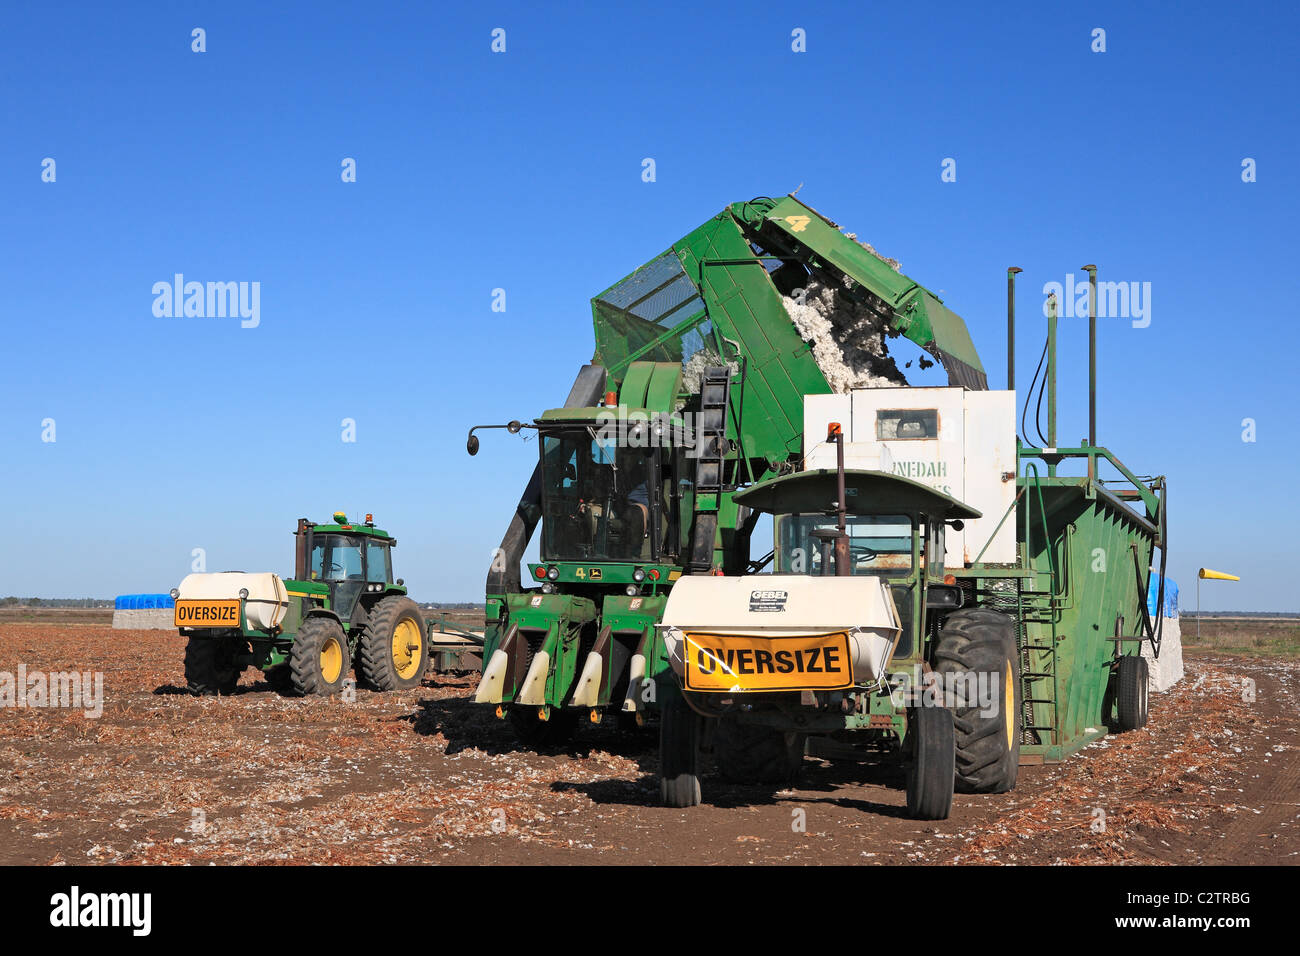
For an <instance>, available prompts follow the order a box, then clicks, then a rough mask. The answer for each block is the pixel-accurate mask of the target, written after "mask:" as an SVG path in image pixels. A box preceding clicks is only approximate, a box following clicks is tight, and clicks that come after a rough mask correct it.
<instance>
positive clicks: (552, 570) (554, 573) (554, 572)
mask: <svg viewBox="0 0 1300 956" xmlns="http://www.w3.org/2000/svg"><path fill="white" fill-rule="evenodd" d="M546 577H547V579H548V580H550V581H558V580H560V569H559V568H557V567H555V566H554V565H552V566H551V567H549V568H547V569H546Z"/></svg>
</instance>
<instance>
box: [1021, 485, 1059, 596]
mask: <svg viewBox="0 0 1300 956" xmlns="http://www.w3.org/2000/svg"><path fill="white" fill-rule="evenodd" d="M1031 471H1032V472H1033V476H1034V484H1033V488H1034V493H1035V494H1037V495H1038V516H1039V518H1040V519H1041V520H1042V522H1043V547H1045V548H1046V549H1047V565H1048V567H1049V568H1050V569H1051V574H1052V583H1051V595H1052V599H1053V600H1055V599H1056V598H1058V597H1060V594H1061V592H1060V591H1058V590H1057V588H1056V586H1057V583H1058V579H1057V573H1056V552H1055V551H1054V550H1053V548H1052V534H1051V532H1050V531H1049V530H1048V528H1047V505H1045V504H1044V503H1043V485H1042V481H1041V480H1040V478H1039V474H1038V466H1037V465H1035V464H1034V463H1033V462H1025V480H1026V481H1028V480H1029V474H1030V472H1031ZM1030 504H1031V502H1030V500H1029V499H1028V498H1026V499H1025V544H1026V545H1028V544H1029V512H1030V510H1031V508H1030ZM1026 557H1028V555H1026Z"/></svg>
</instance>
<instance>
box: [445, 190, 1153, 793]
mask: <svg viewBox="0 0 1300 956" xmlns="http://www.w3.org/2000/svg"><path fill="white" fill-rule="evenodd" d="M1092 275H1093V279H1094V281H1095V270H1092ZM1008 284H1009V298H1008V318H1009V325H1011V323H1012V322H1013V317H1014V308H1013V305H1014V297H1013V295H1012V293H1013V290H1014V272H1013V273H1012V274H1010V275H1009V282H1008ZM807 289H816V290H818V292H817V295H818V296H819V300H818V301H820V302H821V303H822V306H823V307H824V308H825V309H826V310H827V312H825V313H819V314H818V316H816V317H814V318H818V317H823V318H824V317H826V315H827V314H829V318H828V319H827V321H829V322H831V323H832V325H833V324H834V322H835V320H836V318H837V316H839V315H840V311H839V310H841V309H843V310H847V312H848V313H851V317H852V319H853V321H854V322H855V323H857V324H859V325H861V324H862V323H863V322H868V323H869V322H871V321H873V320H874V321H879V322H880V323H881V329H882V330H883V331H884V332H887V333H888V334H890V335H891V336H895V337H901V338H899V340H901V339H906V340H909V341H910V342H912V343H915V344H916V345H918V346H920V347H921V348H923V349H924V350H925V351H926V352H928V353H929V354H930V355H931V356H933V357H935V358H936V359H938V361H939V362H940V363H941V364H942V366H943V368H944V370H945V371H946V372H947V376H948V384H947V386H946V387H941V388H911V387H884V388H881V387H870V388H848V389H845V388H844V387H843V385H844V381H843V374H844V370H845V369H849V370H852V368H853V367H852V365H851V363H848V362H847V361H846V362H845V363H843V364H840V365H837V364H836V363H835V362H834V361H833V359H831V360H828V359H827V358H826V349H827V347H828V340H827V339H825V338H823V339H821V340H817V336H818V334H819V333H818V331H817V324H816V322H815V321H810V320H809V318H808V316H807V315H806V314H803V313H800V312H799V309H800V308H801V305H800V303H802V302H803V301H804V300H805V299H806V296H804V295H803V292H802V291H801V290H807ZM592 309H593V315H594V317H595V332H596V355H595V358H594V360H593V362H592V364H590V365H587V366H584V368H583V369H582V371H581V373H580V374H579V376H578V378H577V380H576V381H575V384H574V387H573V389H572V391H571V393H570V395H569V398H568V400H567V401H566V403H565V405H564V407H562V408H558V409H553V410H551V411H548V412H546V413H544V414H543V415H541V416H540V417H538V418H536V419H534V420H532V421H530V422H527V423H522V422H518V421H516V422H511V423H510V424H509V425H504V426H486V427H504V428H507V429H508V430H510V431H511V432H515V433H518V432H520V431H521V430H523V429H525V428H527V429H529V430H532V431H534V432H535V434H536V436H537V447H538V452H539V458H538V462H537V465H536V466H535V468H534V472H533V476H532V479H531V480H530V482H529V483H528V485H527V487H526V490H525V492H524V494H523V496H522V497H521V499H520V501H519V504H518V506H517V507H516V509H515V513H514V516H513V519H512V522H511V524H510V527H509V529H508V531H507V534H506V536H505V538H504V539H503V541H502V545H501V548H500V550H499V552H498V556H497V558H496V560H495V561H494V563H493V566H492V569H491V570H490V572H489V575H488V586H487V615H486V620H485V646H484V658H483V660H484V673H483V678H482V682H481V684H480V687H479V690H478V692H477V698H476V699H477V700H478V701H479V702H480V703H482V704H484V705H487V706H491V707H493V708H494V709H495V711H496V713H497V715H498V716H501V717H506V716H509V717H510V718H511V720H512V722H513V723H514V724H515V726H516V728H517V729H518V731H519V732H520V734H521V735H522V736H523V737H524V738H525V739H526V740H529V741H533V742H538V743H540V742H546V741H555V740H557V739H561V738H563V737H565V736H567V735H568V734H569V733H571V732H572V731H573V729H574V728H575V726H576V725H577V723H578V722H579V721H580V720H582V719H590V720H593V721H598V720H600V719H601V717H602V715H603V714H604V713H606V712H609V711H611V710H612V711H615V712H617V713H620V714H622V715H624V716H625V717H626V718H627V719H635V720H638V721H639V720H641V719H644V717H645V716H646V715H648V714H651V713H656V712H659V711H662V712H663V721H662V725H661V734H662V739H663V754H662V765H663V768H664V786H663V795H664V798H665V800H667V801H668V802H670V803H677V804H689V803H692V802H695V801H696V800H698V799H699V786H698V772H697V771H698V764H697V761H698V754H699V753H700V752H701V751H705V752H709V753H712V755H713V757H714V759H715V760H716V762H717V764H718V766H719V769H721V770H722V771H723V773H724V774H725V775H727V776H733V777H736V778H738V779H760V778H763V779H784V778H788V776H789V775H791V774H792V773H793V772H795V771H796V770H797V768H798V766H799V764H800V762H801V760H802V756H803V746H804V742H805V739H806V738H807V737H808V735H810V734H812V735H816V736H822V737H825V736H831V737H836V738H838V743H839V744H840V745H847V746H849V747H851V748H856V749H858V750H865V751H879V752H881V753H885V754H902V755H904V756H905V758H906V760H907V763H908V766H909V767H910V768H911V772H910V776H909V779H910V780H911V781H912V784H913V785H914V786H910V787H909V806H911V807H912V809H913V812H915V813H917V814H918V815H921V816H935V815H942V814H943V813H945V812H946V807H947V802H949V801H950V800H951V793H952V783H953V778H954V774H955V776H956V779H957V781H958V782H959V783H960V784H961V785H962V786H964V787H966V788H969V789H974V790H988V789H1005V788H1007V787H1009V786H1010V785H1011V784H1012V783H1013V782H1014V778H1015V767H1016V766H1017V765H1018V764H1019V763H1020V762H1021V761H1024V760H1046V759H1056V758H1059V757H1062V756H1064V755H1065V754H1067V753H1069V752H1071V751H1072V750H1074V749H1077V748H1078V747H1080V746H1082V745H1084V744H1085V743H1087V742H1088V741H1089V740H1092V739H1095V738H1096V737H1097V736H1099V735H1101V734H1102V733H1104V732H1105V728H1106V727H1107V726H1108V725H1110V726H1119V727H1122V726H1139V725H1140V724H1141V723H1142V722H1143V721H1145V719H1146V698H1145V688H1146V681H1145V679H1144V677H1143V675H1142V673H1141V672H1142V669H1143V667H1144V666H1145V665H1144V664H1143V662H1142V660H1141V658H1140V656H1139V654H1138V648H1139V646H1140V643H1141V641H1142V640H1144V639H1146V640H1149V641H1151V642H1152V644H1153V645H1158V640H1159V633H1158V630H1155V629H1153V628H1152V626H1151V624H1150V622H1149V621H1148V620H1147V619H1146V618H1145V615H1144V613H1143V612H1144V609H1145V606H1146V605H1145V600H1144V597H1145V592H1146V584H1147V580H1148V576H1149V574H1150V573H1151V569H1150V563H1151V558H1152V553H1153V548H1154V547H1156V546H1159V547H1161V552H1162V555H1163V553H1164V494H1163V492H1164V481H1163V479H1154V480H1148V481H1145V482H1144V481H1142V480H1139V479H1138V478H1137V477H1136V476H1135V475H1134V474H1133V473H1132V472H1130V471H1129V470H1128V469H1127V468H1125V467H1124V466H1123V465H1122V464H1121V463H1120V462H1119V461H1118V460H1117V459H1116V458H1115V457H1114V456H1112V455H1111V454H1110V453H1109V452H1108V451H1106V450H1105V449H1103V448H1101V447H1099V446H1098V445H1097V443H1096V435H1095V414H1093V415H1092V416H1091V421H1090V436H1089V440H1088V441H1087V442H1086V443H1084V444H1081V445H1080V446H1078V447H1076V448H1059V447H1057V442H1056V436H1055V427H1056V426H1055V421H1056V400H1057V395H1056V385H1055V381H1056V345H1055V340H1056V319H1055V316H1054V315H1053V316H1052V317H1051V318H1049V321H1048V340H1049V341H1048V345H1047V346H1046V348H1045V353H1046V369H1047V372H1046V376H1045V377H1044V379H1043V386H1042V390H1043V391H1044V392H1045V393H1046V396H1047V398H1048V435H1047V436H1045V440H1044V441H1043V442H1042V443H1041V447H1039V446H1037V445H1028V444H1026V443H1025V442H1024V441H1023V440H1021V439H1018V438H1017V437H1016V430H1015V417H1016V407H1017V403H1016V397H1015V393H1014V391H1012V390H1011V389H1010V388H1009V389H1008V390H1007V391H1005V392H997V391H989V390H988V385H987V380H986V376H985V373H984V371H983V368H982V365H981V363H980V360H979V357H978V355H977V353H976V351H975V348H974V346H973V344H972V343H971V340H970V336H969V333H968V332H967V330H966V327H965V324H964V323H963V322H962V320H961V319H960V318H959V317H958V316H957V315H956V314H955V313H953V312H951V311H950V310H949V309H947V307H946V306H944V305H943V303H942V302H941V301H940V300H939V299H938V298H937V297H936V296H935V295H934V294H933V293H931V292H930V291H929V290H927V289H925V288H924V287H922V286H920V285H919V284H918V283H916V282H915V281H914V280H912V279H910V278H908V277H907V276H905V275H903V274H901V273H900V272H898V271H897V270H896V269H894V268H892V267H891V266H890V265H889V264H887V263H886V262H884V261H883V260H882V259H880V257H878V256H877V255H875V254H874V252H873V251H871V250H869V249H867V248H865V247H864V246H863V245H862V244H860V243H858V242H856V241H854V239H853V237H852V236H850V235H846V234H844V233H842V232H841V231H840V230H839V228H838V227H837V226H836V225H835V224H834V223H832V222H830V221H829V220H827V219H825V218H824V217H822V216H820V215H819V214H818V213H816V212H815V211H814V210H812V209H810V208H809V207H807V206H805V205H803V204H802V203H799V202H798V201H797V200H795V199H794V198H793V197H785V198H782V199H775V200H774V199H767V198H761V199H756V200H753V201H751V202H748V203H737V204H734V205H732V206H728V207H727V208H726V209H724V210H723V211H722V212H721V213H719V214H718V215H717V216H715V217H713V218H712V219H710V220H709V221H708V222H706V223H705V224H703V225H702V226H700V227H699V228H697V229H696V230H694V231H693V232H691V233H689V234H688V235H687V236H685V237H684V238H683V239H681V240H679V241H678V242H677V243H675V244H674V245H673V246H672V247H670V248H669V249H668V250H667V251H665V252H664V253H663V254H661V255H660V256H658V257H656V258H655V259H653V260H652V261H651V262H649V263H647V264H646V265H645V266H643V267H641V268H640V269H638V270H636V271H635V272H634V273H632V274H631V275H630V276H628V277H626V278H625V279H623V280H622V281H620V282H619V283H617V284H616V285H614V286H613V287H611V288H610V289H608V290H606V291H605V292H603V293H601V294H600V295H598V296H597V297H596V298H595V299H593V300H592ZM799 316H802V318H799ZM801 322H802V324H800V323H801ZM1093 330H1094V336H1093V338H1094V339H1095V319H1094V320H1093ZM1009 333H1010V334H1009V342H1010V341H1014V332H1013V326H1012V327H1011V328H1009ZM806 338H807V339H809V341H805V339H806ZM847 357H848V358H852V356H847ZM1009 358H1010V359H1012V363H1011V364H1012V368H1014V361H1013V360H1014V355H1013V354H1011V353H1009ZM1091 367H1092V369H1093V370H1094V377H1093V378H1092V381H1093V382H1095V349H1094V350H1093V352H1092V361H1091ZM886 371H888V370H886ZM895 371H896V370H895ZM855 374H856V373H855ZM1013 377H1014V375H1013V374H1012V376H1009V378H1012V379H1013ZM833 381H834V382H835V383H836V387H835V388H832V382H833ZM1037 384H1038V377H1037V375H1036V376H1035V385H1037ZM1092 394H1095V389H1093V390H1091V391H1090V395H1092ZM1030 395H1031V397H1032V395H1033V387H1031V390H1030ZM1039 403H1040V404H1041V393H1040V398H1039ZM832 426H834V427H832ZM480 427H483V426H480ZM468 450H469V451H470V453H471V454H474V453H476V452H477V451H478V450H479V438H478V436H477V435H476V434H475V430H471V433H470V438H469V443H468ZM1063 466H1064V468H1063ZM1063 470H1064V471H1076V472H1078V473H1077V474H1068V475H1067V474H1064V473H1062V472H1063ZM1103 472H1104V474H1103ZM841 485H842V486H843V487H842V490H841ZM763 514H769V515H771V516H772V519H773V521H772V528H773V535H774V538H773V541H772V542H771V547H770V551H769V549H768V545H767V543H763V544H761V545H756V546H754V547H753V548H751V538H752V536H753V534H754V531H755V529H756V527H757V526H758V523H759V519H760V516H761V515H763ZM538 528H540V532H541V540H540V547H539V551H540V560H539V561H538V562H537V563H535V564H531V565H529V566H528V568H527V572H526V575H521V574H520V570H519V567H520V559H521V556H522V554H523V551H524V549H525V547H526V546H527V544H528V542H529V540H530V538H531V537H532V535H533V533H534V531H536V530H537V529H538ZM751 551H753V552H756V553H758V554H763V555H764V556H762V557H757V558H755V557H751ZM1162 560H1163V558H1162ZM769 566H770V567H771V570H770V572H769V571H768V570H767V569H768V568H769ZM1098 569H1102V570H1098ZM765 572H766V573H765ZM905 675H911V683H910V684H907V683H905V681H904V676H905ZM936 682H937V683H940V684H942V685H943V686H940V687H938V691H939V693H936V692H935V691H936V688H935V686H934V685H935V684H936ZM994 690H996V693H994ZM954 695H956V696H954ZM963 695H964V696H963ZM972 695H973V696H972ZM927 701H928V703H927ZM935 701H937V704H936V703H935ZM975 705H978V707H977V708H976V709H977V712H978V713H977V716H972V710H971V708H972V707H975ZM954 715H955V719H954ZM997 741H1001V743H1000V744H999V745H998V746H996V747H995V746H994V745H993V744H994V743H995V742H997ZM945 754H946V756H945ZM945 768H946V769H945ZM945 777H946V778H947V783H946V784H945V782H944V781H945ZM945 787H946V791H945ZM917 788H919V789H917ZM913 790H916V792H915V793H913V792H912V791H913Z"/></svg>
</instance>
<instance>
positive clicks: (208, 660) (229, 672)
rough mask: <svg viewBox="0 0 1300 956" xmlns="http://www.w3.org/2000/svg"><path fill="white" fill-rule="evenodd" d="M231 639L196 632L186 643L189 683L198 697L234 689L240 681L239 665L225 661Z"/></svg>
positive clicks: (187, 684)
mask: <svg viewBox="0 0 1300 956" xmlns="http://www.w3.org/2000/svg"><path fill="white" fill-rule="evenodd" d="M229 641H230V638H225V637H199V636H194V637H191V638H190V639H189V642H188V643H187V644H186V645H185V686H186V689H187V690H188V691H189V692H190V693H191V694H193V695H194V696H195V697H212V696H216V695H223V696H224V695H229V694H233V693H234V691H235V687H236V686H238V684H239V669H238V668H236V667H234V666H233V665H231V666H229V667H223V666H222V665H221V657H222V656H223V655H224V654H225V653H226V652H227V651H228V650H229V647H228V643H229Z"/></svg>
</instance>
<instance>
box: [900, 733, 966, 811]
mask: <svg viewBox="0 0 1300 956" xmlns="http://www.w3.org/2000/svg"><path fill="white" fill-rule="evenodd" d="M907 751H908V759H907V815H908V816H909V817H911V818H912V819H914V820H946V819H948V814H949V813H950V812H952V793H953V780H954V774H955V770H956V754H957V746H956V739H955V734H954V730H953V719H952V711H950V710H948V708H946V707H913V708H912V709H911V710H909V711H908V712H907Z"/></svg>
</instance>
